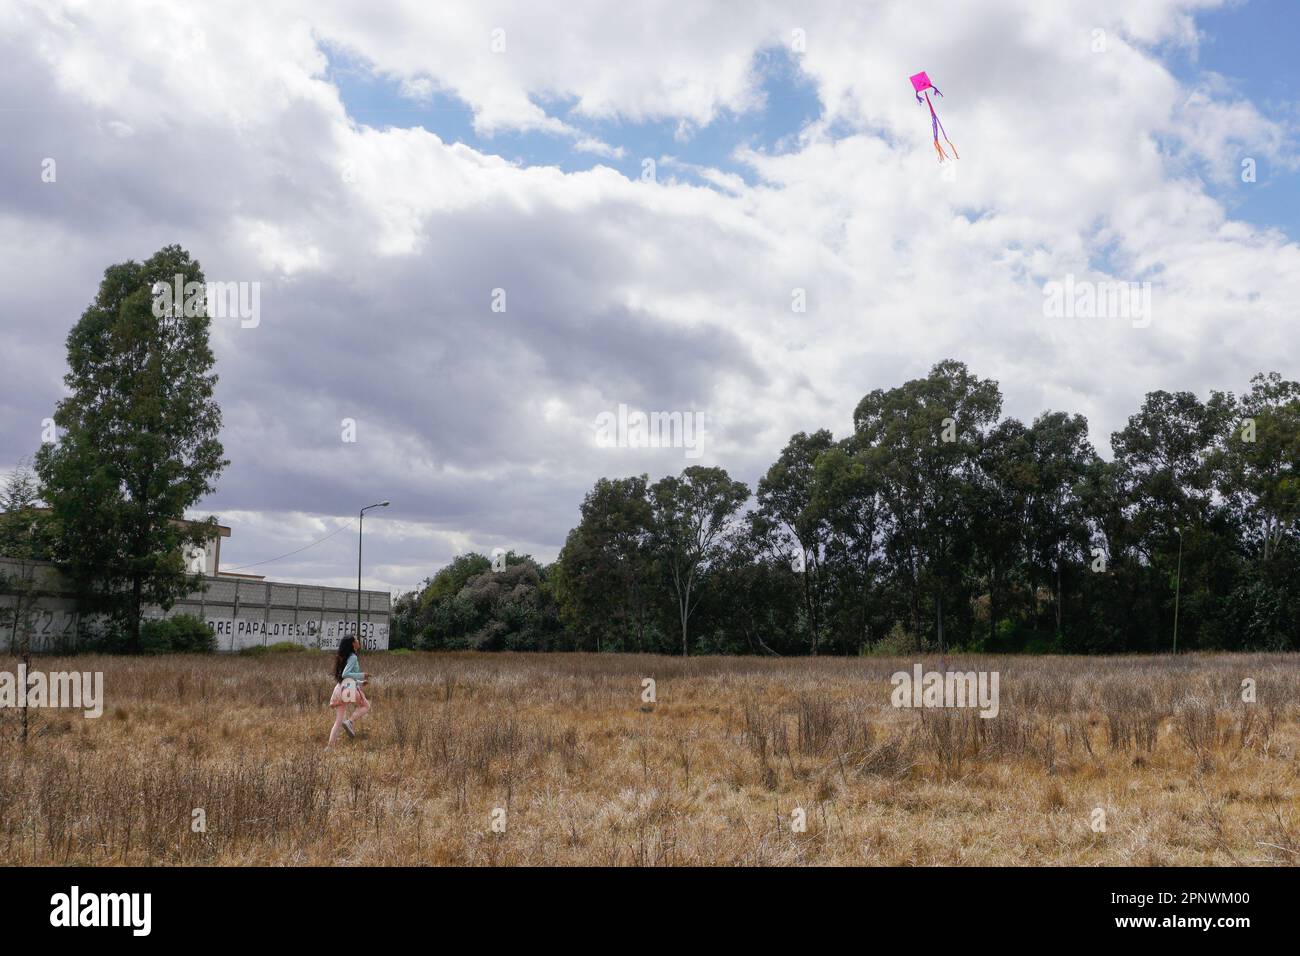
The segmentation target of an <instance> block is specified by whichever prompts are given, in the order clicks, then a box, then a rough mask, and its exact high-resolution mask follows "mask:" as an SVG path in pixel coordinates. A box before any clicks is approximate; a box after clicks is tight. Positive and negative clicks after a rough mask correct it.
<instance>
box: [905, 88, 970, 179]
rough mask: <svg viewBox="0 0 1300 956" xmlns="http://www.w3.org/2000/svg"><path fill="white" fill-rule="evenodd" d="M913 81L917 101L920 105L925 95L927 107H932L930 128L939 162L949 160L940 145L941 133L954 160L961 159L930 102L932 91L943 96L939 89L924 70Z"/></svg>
mask: <svg viewBox="0 0 1300 956" xmlns="http://www.w3.org/2000/svg"><path fill="white" fill-rule="evenodd" d="M911 80H912V89H913V90H914V91H915V92H916V101H917V102H918V103H920V102H921V94H922V93H924V94H925V105H926V106H928V107H930V127H931V129H932V130H933V132H934V151H935V152H936V153H938V154H939V162H941V163H942V162H943V161H944V160H945V159H947V158H948V154H947V153H945V152H944V151H943V147H942V146H940V145H939V134H940V133H943V141H944V142H945V143H947V144H948V148H949V149H951V150H952V158H953V159H961V157H960V156H958V155H957V147H956V146H953V145H952V140H950V139H949V138H948V133H947V131H946V130H945V129H944V128H943V124H942V123H940V122H939V114H938V113H936V112H935V111H934V104H933V103H931V102H930V90H934V95H935V96H943V94H942V93H940V92H939V87H937V86H935V85H934V84H933V83H931V82H930V78H929V77H928V76H926V74H925V71H924V70H922V71H921V72H920V73H917V74H916V75H915V76H913V77H911Z"/></svg>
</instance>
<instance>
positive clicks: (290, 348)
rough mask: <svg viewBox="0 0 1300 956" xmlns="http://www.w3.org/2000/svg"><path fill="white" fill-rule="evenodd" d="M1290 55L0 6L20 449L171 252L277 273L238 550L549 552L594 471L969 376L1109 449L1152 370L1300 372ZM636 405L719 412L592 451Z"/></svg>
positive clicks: (747, 15)
mask: <svg viewBox="0 0 1300 956" xmlns="http://www.w3.org/2000/svg"><path fill="white" fill-rule="evenodd" d="M742 9H743V11H744V12H743V13H741V12H740V11H741V10H742ZM1298 34H1300V8H1297V6H1296V4H1294V3H1293V2H1289V0H1251V2H1244V3H1217V2H1214V0H1096V2H1090V3H1073V2H1063V0H1062V2H1050V0H1047V2H1045V0H983V2H980V3H970V2H967V0H952V2H946V0H930V2H927V3H924V4H918V3H915V2H911V0H897V2H894V0H890V2H875V3H873V2H858V3H853V4H848V3H824V4H818V3H806V2H801V3H799V4H793V3H785V4H777V3H754V4H746V5H744V6H743V7H742V5H739V4H735V3H728V2H721V0H719V2H716V3H689V4H681V3H677V2H671V3H670V2H652V0H643V2H633V3H623V4H614V3H610V2H566V3H563V4H548V5H545V7H544V5H541V4H529V3H522V2H515V3H496V2H473V3H468V2H466V3H437V4H433V3H427V2H422V0H410V2H405V3H366V4H362V3H355V2H352V3H339V2H328V0H306V2H302V3H274V4H271V3H266V2H264V0H255V2H240V0H221V2H214V3H205V4H176V3H163V2H118V3H112V4H107V3H91V2H87V3H62V2H57V0H41V2H39V3H37V2H33V3H28V2H25V0H0V243H3V246H4V248H3V255H2V256H0V469H5V468H8V467H11V466H12V465H13V464H14V463H16V462H17V461H19V460H20V459H22V458H24V457H27V456H30V455H31V454H32V452H33V451H34V450H35V448H36V447H37V446H38V445H39V442H40V441H41V434H42V421H43V419H45V418H47V417H48V416H49V415H50V414H51V413H52V410H53V407H54V404H55V402H56V401H57V400H58V399H59V397H60V395H61V394H62V392H63V386H62V383H61V376H62V374H63V371H64V358H65V356H64V350H63V341H64V337H65V336H66V334H67V332H68V329H69V328H70V327H71V326H72V324H73V323H74V322H75V321H76V320H77V318H78V317H79V316H80V314H81V312H82V310H83V309H84V308H85V307H86V305H87V304H88V303H89V302H90V300H91V299H92V298H93V296H94V294H95V291H96V288H97V286H98V283H99V280H100V277H101V276H102V273H103V270H104V268H105V267H106V266H108V265H109V264H111V263H115V262H120V261H124V260H126V259H137V260H140V259H144V258H146V257H148V256H149V255H150V254H151V253H153V252H154V251H156V250H157V249H158V248H160V247H161V246H163V245H166V244H169V243H179V244H181V245H183V246H184V247H185V248H186V249H188V250H189V251H190V253H191V254H192V255H194V256H195V257H196V258H197V259H198V260H199V261H200V263H201V264H202V266H203V268H204V271H205V272H206V275H207V278H208V279H209V280H210V281H231V282H244V283H250V284H251V283H257V288H258V290H259V293H260V303H259V304H260V308H259V313H258V316H257V321H256V324H255V325H252V324H251V323H249V322H247V321H244V322H241V321H240V320H239V319H238V318H226V319H216V320H214V322H213V346H214V350H215V352H216V355H217V371H218V373H219V375H220V385H219V387H218V392H217V396H218V399H219V401H220V403H221V405H222V408H223V411H224V415H225V429H224V433H223V440H224V443H225V447H226V452H227V457H229V458H230V460H231V465H230V467H229V468H228V469H227V471H226V472H225V474H224V475H223V477H222V478H221V481H220V487H219V490H218V492H217V493H216V494H214V495H213V496H212V497H211V499H210V500H207V501H205V502H203V503H202V506H201V508H202V511H203V513H208V512H211V513H215V514H217V515H218V516H219V517H220V518H221V520H222V521H223V522H224V523H226V524H228V525H231V526H232V527H233V537H231V538H230V539H228V540H227V541H225V542H224V544H223V555H222V557H223V565H224V567H226V568H227V569H234V568H236V567H242V566H249V565H253V566H252V567H249V568H248V570H249V571H250V572H252V573H263V574H266V575H267V576H269V577H271V578H274V579H279V580H293V581H304V582H307V581H312V582H320V583H328V584H347V583H348V581H349V580H350V579H352V576H353V575H354V574H355V560H356V557H355V555H356V532H355V515H356V511H357V509H358V508H359V507H360V506H362V505H365V504H369V503H371V502H373V501H377V500H379V499H382V498H390V499H392V502H393V504H392V507H391V508H389V509H387V510H386V511H380V512H372V513H371V514H370V515H368V516H367V522H366V555H367V568H366V584H367V586H370V587H377V588H391V589H394V590H398V589H406V588H408V587H411V586H413V585H415V584H417V583H418V582H419V581H420V580H421V579H422V578H424V577H425V576H427V575H429V574H430V573H432V571H433V570H435V569H436V568H437V567H439V566H440V565H442V564H443V563H445V562H446V561H447V560H449V559H450V558H451V557H452V556H454V555H455V554H457V553H460V552H463V551H466V550H471V549H473V550H478V551H482V552H485V553H487V552H490V551H491V550H492V549H493V548H495V547H504V548H513V549H514V550H516V551H520V552H529V553H532V554H534V555H535V556H537V557H539V558H542V559H546V560H549V559H551V558H553V557H554V556H555V554H556V552H557V550H558V549H559V547H560V546H561V544H562V543H563V540H564V536H565V534H566V532H567V531H568V529H569V528H570V527H571V526H572V525H573V524H574V523H575V521H576V517H577V513H578V505H579V503H580V502H581V499H582V495H583V494H584V492H585V491H586V490H588V489H589V488H590V486H591V485H592V483H593V482H594V481H595V479H596V478H598V477H600V476H602V475H604V476H611V477H612V476H622V475H628V474H638V473H642V472H646V473H649V474H650V475H651V477H652V478H655V477H658V476H660V475H663V474H665V473H667V472H675V471H679V470H680V469H681V468H682V467H684V466H685V465H687V464H691V463H694V462H702V463H705V464H720V465H722V466H724V467H726V468H727V469H728V470H730V471H731V473H732V474H733V475H735V476H736V477H739V478H742V479H744V480H746V481H748V482H750V483H751V485H752V483H753V482H754V481H755V480H756V479H757V477H758V476H759V475H760V474H761V473H762V471H763V470H764V469H765V467H766V466H767V464H768V463H770V462H771V460H772V459H773V458H774V457H775V455H776V454H777V453H778V451H779V450H780V448H781V447H782V445H783V444H784V442H785V440H786V439H787V438H788V437H789V435H790V434H791V433H793V432H795V431H799V430H810V429H814V428H818V427H829V428H831V429H832V430H833V431H834V432H835V433H836V435H837V436H840V435H843V434H845V433H846V432H847V431H848V430H849V429H850V424H851V415H852V410H853V407H854V405H855V404H856V402H857V401H858V399H859V398H861V396H862V395H863V394H865V393H866V392H867V391H869V390H871V389H873V388H877V387H888V386H892V385H896V384H898V383H900V382H902V381H903V380H905V379H906V378H909V377H914V376H918V375H923V374H924V373H925V372H926V370H927V369H928V368H929V367H930V366H931V365H932V364H933V363H935V362H936V361H939V360H941V359H943V358H947V357H952V358H957V359H960V360H962V361H964V362H966V363H967V364H968V365H969V366H970V367H971V368H972V370H974V371H975V372H976V373H977V374H979V375H981V376H985V377H992V378H995V379H997V380H998V381H999V382H1000V383H1001V386H1002V390H1003V394H1004V396H1005V404H1004V412H1005V413H1007V414H1011V415H1016V416H1018V417H1022V418H1024V419H1027V420H1028V419H1032V418H1033V417H1034V416H1035V415H1036V414H1038V413H1039V412H1041V411H1043V410H1045V409H1048V408H1052V409H1065V410H1069V411H1077V412H1082V413H1084V414H1086V415H1087V416H1088V419H1089V421H1090V423H1091V426H1092V436H1093V440H1094V442H1095V444H1096V445H1097V447H1098V448H1099V450H1100V451H1101V452H1102V453H1103V454H1104V455H1109V442H1108V436H1109V434H1110V432H1111V431H1113V430H1114V429H1116V428H1117V427H1120V426H1122V424H1123V422H1124V419H1125V417H1126V416H1127V415H1128V414H1129V413H1130V412H1132V411H1133V410H1134V409H1135V408H1136V407H1137V405H1138V404H1139V403H1140V402H1141V399H1142V396H1143V394H1144V393H1145V392H1147V391H1149V390H1151V389H1156V388H1166V389H1182V388H1189V389H1193V390H1195V391H1197V392H1199V393H1201V394H1202V395H1204V394H1205V393H1206V392H1207V391H1208V390H1209V389H1211V388H1220V389H1227V390H1233V391H1241V390H1242V389H1243V388H1244V387H1245V386H1246V385H1247V383H1248V381H1249V379H1250V376H1251V375H1252V374H1254V373H1255V372H1257V371H1261V370H1268V369H1276V370H1278V371H1281V372H1283V373H1285V374H1287V375H1289V376H1292V377H1294V376H1296V375H1297V373H1298V372H1300V367H1298V363H1297V358H1298V357H1300V344H1298V343H1300V337H1298V336H1297V331H1298V326H1300V316H1298V315H1297V303H1298V302H1300V248H1298V247H1297V244H1296V242H1297V239H1300V166H1298V164H1297V159H1296V157H1297V151H1296V146H1297V138H1298V137H1297V129H1298V128H1300V107H1297V102H1298V101H1300V68H1298V67H1297V66H1296V65H1295V55H1294V40H1295V37H1296V36H1297V35H1298ZM918 70H926V71H928V73H929V75H930V77H931V78H932V79H933V81H934V82H935V83H936V84H937V86H938V88H939V89H941V90H942V91H943V94H944V96H943V98H942V99H936V100H935V102H936V104H937V107H938V110H939V112H940V116H941V118H942V120H943V121H944V125H945V128H946V130H947V132H948V135H949V136H950V137H951V139H952V141H953V142H954V143H955V144H956V146H957V149H958V151H959V153H960V157H961V158H960V160H958V161H957V162H955V163H952V164H948V165H945V166H940V165H939V164H938V163H937V161H936V156H935V153H934V150H933V147H932V145H931V143H930V121H929V112H928V110H927V109H926V108H925V107H924V106H918V104H917V103H916V101H915V99H914V98H913V95H912V91H911V86H910V84H909V83H908V76H909V75H910V74H912V73H915V72H917V71H918ZM51 160H52V161H53V162H52V163H51V162H50V161H51ZM1066 276H1073V277H1074V280H1075V281H1076V282H1079V283H1085V282H1095V283H1101V282H1125V283H1150V286H1149V288H1150V290H1151V299H1150V301H1151V309H1150V316H1149V321H1146V322H1141V321H1130V320H1129V319H1125V318H1122V317H1115V316H1106V315H1099V316H1092V317H1082V316H1078V315H1075V316H1070V317H1055V316H1048V315H1045V309H1044V302H1045V296H1044V289H1045V287H1048V286H1049V285H1050V284H1052V283H1059V282H1063V281H1064V280H1065V277H1066ZM250 287H251V286H250ZM798 290H801V291H798ZM801 298H802V300H803V302H804V303H805V308H804V309H803V311H799V310H798V309H797V308H796V303H797V302H798V301H799V300H800V299H801ZM494 306H495V307H496V308H495V309H494ZM502 307H504V310H502ZM620 404H622V405H626V406H627V407H628V408H629V409H631V410H644V411H669V412H672V411H677V412H683V413H702V414H703V415H704V422H705V426H706V429H707V434H706V437H705V439H704V442H703V444H702V446H701V447H702V454H701V456H700V457H699V458H697V459H693V460H689V459H687V458H686V457H685V450H684V449H681V448H677V449H647V448H627V447H604V445H603V443H602V442H600V441H599V440H598V438H599V436H598V434H597V430H596V421H597V418H598V416H600V415H601V414H602V413H604V412H615V411H616V410H617V409H618V406H619V405H620ZM345 420H351V421H352V422H353V423H355V426H354V428H352V429H348V428H347V427H346V425H345ZM350 437H355V441H346V440H344V439H345V438H350ZM340 529H341V530H340ZM336 531H337V532H338V533H336V534H333V536H332V537H329V538H327V540H324V541H323V542H321V543H319V544H315V545H314V546H312V547H306V548H305V550H301V551H299V552H298V553H296V554H293V555H291V556H289V557H284V558H280V559H279V560H269V559H274V558H278V557H279V556H281V555H284V554H285V553H286V552H290V551H294V550H295V549H300V548H304V547H305V546H307V545H312V543H313V542H316V541H319V539H322V538H325V537H326V536H328V535H331V534H332V533H333V532H336Z"/></svg>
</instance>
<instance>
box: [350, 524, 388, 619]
mask: <svg viewBox="0 0 1300 956" xmlns="http://www.w3.org/2000/svg"><path fill="white" fill-rule="evenodd" d="M388 504H389V503H388V502H387V501H380V502H378V503H377V504H373V505H366V506H365V507H364V508H362V509H361V513H360V514H359V515H357V518H358V519H359V520H358V522H357V644H358V645H360V643H361V530H362V528H364V527H365V525H366V512H367V511H369V510H370V509H371V508H387V507H388Z"/></svg>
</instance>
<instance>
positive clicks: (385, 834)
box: [0, 652, 1300, 866]
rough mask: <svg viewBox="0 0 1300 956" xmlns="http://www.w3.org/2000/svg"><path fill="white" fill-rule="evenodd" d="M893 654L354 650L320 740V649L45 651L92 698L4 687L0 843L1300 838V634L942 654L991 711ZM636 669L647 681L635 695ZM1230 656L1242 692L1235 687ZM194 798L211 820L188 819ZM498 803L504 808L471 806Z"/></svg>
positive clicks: (456, 853) (692, 859) (1267, 848)
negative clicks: (95, 705) (1246, 681)
mask: <svg viewBox="0 0 1300 956" xmlns="http://www.w3.org/2000/svg"><path fill="white" fill-rule="evenodd" d="M913 663H915V661H914V660H912V659H907V660H904V659H887V658H862V659H847V660H846V659H828V658H822V659H798V660H793V659H792V660H769V659H748V658H697V659H691V660H687V661H683V660H680V659H673V658H664V657H634V656H612V655H606V656H598V655H566V654H555V655H536V656H532V655H511V654H499V655H473V654H453V655H448V654H436V655H435V654H419V653H411V654H404V653H399V654H369V655H366V657H365V660H364V661H363V667H365V668H366V669H367V670H369V671H371V672H372V674H373V676H374V681H373V683H372V685H371V688H370V697H371V701H372V703H373V705H374V706H373V711H372V717H371V718H370V719H369V720H368V721H367V722H366V723H368V728H367V729H366V732H365V733H364V735H363V736H361V737H359V738H358V739H357V740H356V741H348V740H347V739H346V738H345V739H344V740H342V741H340V744H339V746H338V747H337V748H335V749H334V750H333V751H331V752H329V753H326V752H324V742H325V738H326V736H327V734H328V731H329V727H330V724H331V720H332V715H331V712H330V711H329V710H328V708H327V706H326V703H327V701H328V699H329V694H330V690H331V688H332V680H331V679H330V677H329V669H330V664H331V656H330V655H327V654H324V653H320V654H317V653H315V652H309V653H299V654H274V655H266V656H263V657H261V658H250V657H170V658H147V659H129V658H106V657H76V658H63V659H50V658H43V659H38V661H37V662H36V664H34V667H37V668H39V669H41V670H45V671H56V670H83V671H84V670H102V671H103V672H104V675H105V676H104V681H105V696H106V707H105V712H104V715H103V717H102V718H100V719H98V720H86V719H84V718H83V717H82V716H81V715H80V714H79V713H77V714H72V713H69V712H67V711H51V710H46V711H42V712H40V713H39V714H36V716H35V717H34V725H33V733H32V736H31V739H30V741H29V743H28V745H27V746H26V748H24V747H23V746H22V745H21V744H20V743H19V741H18V739H17V733H16V725H17V718H16V715H15V713H14V712H13V711H7V712H0V858H2V859H3V860H4V861H5V862H6V863H7V864H10V865H15V864H74V865H84V864H110V865H112V864H181V863H184V864H225V865H231V864H291V865H326V864H469V865H490V864H497V865H517V864H562V865H563V864H595V865H704V864H707V865H719V864H721V865H732V864H744V865H751V864H760V865H766V864H776V865H788V864H868V865H871V864H888V865H936V864H937V865H967V864H991V865H1023V864H1033V865H1044V864H1047V865H1055V864H1073V865H1094V864H1103V865H1112V866H1124V865H1130V864H1141V865H1173V864H1197V865H1199V864H1209V865H1252V864H1265V865H1268V864H1273V865H1277V864H1295V863H1296V862H1297V860H1298V859H1300V795H1298V794H1300V759H1297V758H1298V755H1300V666H1298V665H1300V658H1297V657H1295V656H1294V655H1292V656H1286V655H1216V656H1200V655H1186V656H1179V657H1177V658H1169V657H1159V658H1153V657H1127V658H1077V657H1075V658H1062V657H1040V658H1028V657H1019V658H1016V657H961V656H956V657H954V658H953V659H952V661H951V662H950V664H951V667H953V668H954V669H958V670H996V671H998V672H999V673H1000V675H1001V687H1000V690H1001V710H1000V713H999V715H998V716H997V717H996V718H993V719H981V718H980V717H979V716H977V714H976V712H975V711H973V710H960V711H958V710H907V709H896V708H894V707H892V706H891V705H890V691H891V686H890V683H889V675H890V674H891V673H892V672H894V671H896V670H910V669H911V666H912V664H913ZM925 664H926V667H927V668H931V667H936V666H937V664H938V662H937V661H936V660H933V659H927V660H926V661H925ZM16 668H17V662H16V661H15V660H14V659H13V658H3V657H0V669H3V670H8V671H10V672H15V671H16ZM643 677H653V678H654V679H655V681H656V684H657V696H658V701H657V703H656V704H655V705H654V706H653V707H649V706H648V705H643V704H642V702H641V679H642V678H643ZM1247 677H1249V678H1252V679H1254V680H1255V682H1256V686H1257V691H1256V693H1257V702H1256V703H1254V704H1246V703H1243V702H1242V700H1241V690H1240V688H1241V682H1242V679H1243V678H1247ZM1098 807H1100V808H1102V809H1103V810H1104V813H1105V829H1104V831H1100V832H1099V830H1098V829H1096V828H1094V823H1095V822H1096V821H1097V820H1098V819H1099V817H1098V816H1096V815H1095V808H1098ZM196 808H202V810H203V811H204V814H205V815H206V831H205V832H198V833H196V832H193V827H192V820H193V819H194V813H193V811H194V810H195V809H196ZM496 808H501V809H503V810H504V811H505V832H503V833H494V832H492V828H491V823H492V814H493V811H494V810H495V809H496ZM796 808H802V809H803V811H804V816H805V818H806V829H805V831H804V832H796V831H795V829H794V828H793V827H792V821H793V819H794V817H793V815H792V814H793V811H794V810H795V809H796Z"/></svg>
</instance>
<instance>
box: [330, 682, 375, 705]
mask: <svg viewBox="0 0 1300 956" xmlns="http://www.w3.org/2000/svg"><path fill="white" fill-rule="evenodd" d="M351 689H352V693H351V695H350V696H351V697H352V699H351V700H348V697H347V696H345V695H347V694H348V688H346V687H344V686H343V684H342V683H338V684H335V685H334V693H332V694H330V706H331V707H346V706H347V705H348V704H356V705H357V706H358V707H368V706H370V701H368V700H366V695H365V692H364V691H363V690H362V689H361V685H360V684H353V685H352V688H351Z"/></svg>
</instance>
